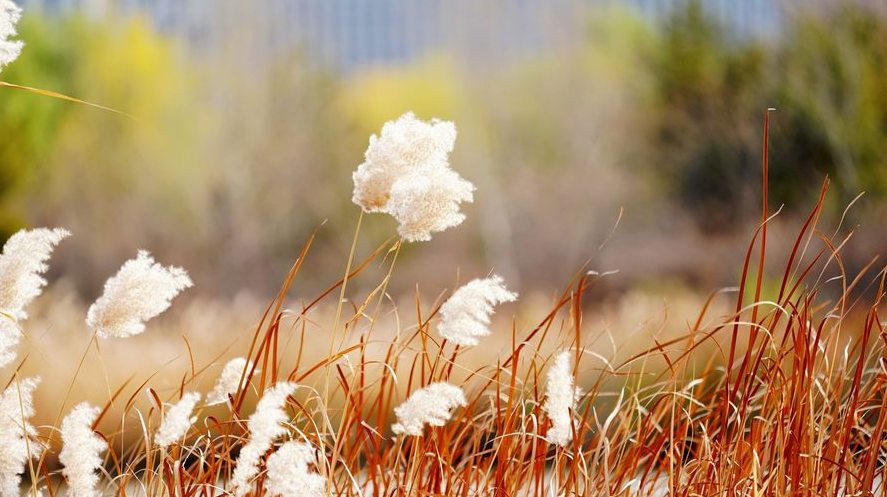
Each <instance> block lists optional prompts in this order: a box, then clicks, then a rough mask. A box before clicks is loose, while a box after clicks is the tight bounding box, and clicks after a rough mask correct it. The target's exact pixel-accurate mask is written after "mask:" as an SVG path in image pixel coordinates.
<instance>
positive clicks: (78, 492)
mask: <svg viewBox="0 0 887 497" xmlns="http://www.w3.org/2000/svg"><path fill="white" fill-rule="evenodd" d="M99 412H101V409H99V408H97V407H92V406H90V405H89V404H87V403H85V402H84V403H82V404H78V405H77V407H75V408H74V409H72V410H71V412H70V413H69V414H68V415H67V416H65V419H64V420H63V421H62V430H61V432H62V451H61V452H60V453H59V462H61V463H62V466H63V469H62V473H63V474H64V475H65V479H66V480H68V494H67V495H69V496H70V497H98V496H99V495H101V492H99V491H98V490H97V488H96V485H97V484H98V482H99V476H98V474H96V470H97V469H99V468H100V467H101V466H102V457H101V454H102V452H104V451H105V450H106V449H107V448H108V444H107V443H106V442H105V440H104V439H102V437H100V436H98V435H96V434H95V432H94V431H93V430H92V424H93V423H95V420H96V418H97V417H98V415H99Z"/></svg>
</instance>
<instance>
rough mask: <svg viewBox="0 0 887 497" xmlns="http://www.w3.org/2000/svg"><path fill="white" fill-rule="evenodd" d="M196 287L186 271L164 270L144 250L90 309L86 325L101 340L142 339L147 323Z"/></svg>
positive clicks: (116, 277) (112, 280)
mask: <svg viewBox="0 0 887 497" xmlns="http://www.w3.org/2000/svg"><path fill="white" fill-rule="evenodd" d="M192 285H193V284H192V283H191V278H189V277H188V273H187V272H186V271H185V270H184V269H182V268H178V267H172V266H170V267H163V266H161V265H160V264H159V263H157V262H154V258H153V257H151V256H150V255H149V254H148V252H146V251H144V250H140V251H139V253H138V256H137V257H136V258H135V259H130V260H128V261H126V262H125V263H124V264H123V266H121V267H120V270H119V271H117V274H116V275H115V276H112V277H111V278H109V279H108V281H106V282H105V289H104V292H103V293H102V296H101V297H99V298H98V300H96V301H95V303H93V304H92V305H91V306H90V307H89V311H88V312H87V314H86V324H88V325H89V327H90V328H92V329H93V330H95V331H96V333H97V334H98V336H99V337H100V338H108V337H118V338H124V337H129V336H133V335H138V334H139V333H141V332H143V331H145V321H147V320H149V319H151V318H153V317H154V316H157V315H158V314H160V313H161V312H163V311H165V310H166V309H167V308H169V306H170V303H171V302H170V301H171V300H172V299H173V298H174V297H175V296H176V295H178V294H179V293H180V292H181V291H182V290H184V289H186V288H189V287H191V286H192Z"/></svg>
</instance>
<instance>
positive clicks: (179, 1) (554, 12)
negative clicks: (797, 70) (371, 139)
mask: <svg viewBox="0 0 887 497" xmlns="http://www.w3.org/2000/svg"><path fill="white" fill-rule="evenodd" d="M683 1H685V0H21V2H22V4H23V5H24V6H26V7H29V8H34V7H37V6H40V7H42V8H43V9H44V10H45V11H47V12H51V13H57V12H71V11H78V12H82V13H84V14H85V15H90V16H110V15H122V16H129V15H135V14H137V13H144V14H147V16H148V17H149V18H150V19H151V20H152V22H153V23H154V25H155V26H156V27H157V28H158V29H159V30H161V31H162V32H165V33H170V34H173V35H176V36H179V37H181V38H183V39H184V40H186V42H187V45H188V46H189V47H191V48H192V49H193V50H195V51H196V52H197V53H201V54H207V55H209V54H212V53H214V52H215V53H224V54H225V56H229V57H236V56H237V55H238V54H241V53H242V54H243V56H245V57H259V58H261V57H262V56H263V54H264V55H266V56H273V55H275V54H279V53H280V52H285V51H290V50H294V49H299V48H301V49H303V50H304V51H305V52H306V53H307V54H308V55H309V57H311V58H313V59H314V60H316V61H317V62H320V63H324V64H328V65H332V66H334V67H337V68H339V69H341V70H343V71H346V72H348V71H352V70H355V69H360V68H361V67H365V66H368V65H375V64H398V63H401V62H404V61H409V60H412V59H415V58H417V57H420V56H421V55H423V54H426V53H428V52H430V51H436V50H440V51H447V52H449V53H453V54H454V55H456V56H457V57H459V58H460V59H463V60H465V61H467V62H469V63H472V62H473V63H476V64H477V65H485V64H490V63H496V62H501V61H504V60H508V59H510V58H514V57H521V56H523V55H527V54H532V53H535V52H538V51H540V50H548V49H554V48H557V47H558V46H562V45H563V44H566V43H571V42H573V41H575V40H577V39H578V38H580V37H581V35H582V30H583V29H585V27H586V22H587V20H588V16H589V15H591V12H592V9H594V8H602V7H603V8H606V6H607V5H617V4H618V5H625V4H629V5H631V6H632V7H634V8H636V9H637V10H638V11H639V12H640V13H641V14H642V15H643V16H645V17H647V18H649V19H651V20H653V21H655V20H657V19H662V18H664V17H665V16H667V15H668V13H669V12H670V11H671V10H672V9H674V8H675V7H676V6H679V5H681V4H682V3H683ZM780 3H781V2H780V1H779V0H703V1H702V4H703V5H704V7H705V8H706V9H707V10H708V11H709V12H710V13H711V14H712V15H713V16H714V17H715V18H716V19H718V20H719V21H720V22H722V23H723V24H724V25H725V26H728V28H729V29H730V30H731V31H732V32H734V33H735V34H737V35H739V36H760V35H767V34H768V33H772V32H774V31H775V30H776V29H777V28H778V26H779V23H780V17H781V15H782V14H781V11H780V8H779V7H778V5H779V4H780Z"/></svg>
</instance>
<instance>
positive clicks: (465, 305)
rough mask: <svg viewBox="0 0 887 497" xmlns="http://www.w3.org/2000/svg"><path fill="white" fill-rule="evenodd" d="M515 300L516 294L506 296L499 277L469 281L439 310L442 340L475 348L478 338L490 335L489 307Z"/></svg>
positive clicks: (490, 310) (490, 309)
mask: <svg viewBox="0 0 887 497" xmlns="http://www.w3.org/2000/svg"><path fill="white" fill-rule="evenodd" d="M515 300H517V294H516V293H514V292H509V291H508V289H507V288H505V283H504V282H503V281H502V278H501V277H499V276H491V277H489V278H485V279H476V280H472V281H469V282H468V283H466V284H465V285H464V286H462V287H461V288H459V289H458V290H456V291H455V292H453V295H452V296H451V297H450V298H449V299H448V300H447V301H446V302H444V303H443V305H442V306H440V315H441V321H440V325H438V327H437V329H438V331H439V332H440V334H441V336H442V337H444V338H446V339H447V340H449V341H451V342H453V343H455V344H457V345H462V346H473V345H477V344H478V338H479V337H485V336H488V335H489V334H490V328H489V326H490V316H491V315H492V314H493V306H495V305H499V304H501V303H503V302H514V301H515Z"/></svg>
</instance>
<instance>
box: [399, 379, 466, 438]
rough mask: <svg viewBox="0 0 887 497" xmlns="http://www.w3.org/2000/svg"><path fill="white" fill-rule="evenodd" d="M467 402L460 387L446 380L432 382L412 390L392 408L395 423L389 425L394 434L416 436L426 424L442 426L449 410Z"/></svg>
mask: <svg viewBox="0 0 887 497" xmlns="http://www.w3.org/2000/svg"><path fill="white" fill-rule="evenodd" d="M467 404H468V402H467V401H466V400H465V393H464V392H463V391H462V389H461V388H459V387H457V386H455V385H451V384H449V383H446V382H439V383H432V384H430V385H428V386H427V387H425V388H421V389H419V390H416V391H415V392H413V394H412V395H410V397H409V398H408V399H407V400H406V402H404V403H403V404H401V405H399V406H397V407H396V408H394V414H396V415H397V423H395V424H394V425H392V426H391V431H393V432H394V433H396V434H404V435H410V436H418V435H421V434H422V428H423V427H424V426H425V425H426V424H427V425H431V426H443V425H445V424H446V423H447V421H449V420H450V417H451V416H452V413H451V411H452V410H453V409H455V408H457V407H464V406H465V405H467Z"/></svg>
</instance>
